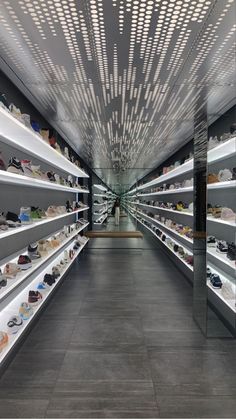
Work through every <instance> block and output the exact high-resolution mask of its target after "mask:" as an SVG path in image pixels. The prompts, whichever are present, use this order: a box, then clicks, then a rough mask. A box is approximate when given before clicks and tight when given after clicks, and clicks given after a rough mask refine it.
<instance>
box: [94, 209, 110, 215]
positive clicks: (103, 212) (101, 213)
mask: <svg viewBox="0 0 236 419" xmlns="http://www.w3.org/2000/svg"><path fill="white" fill-rule="evenodd" d="M106 212H107V208H105V210H103V211H102V212H100V213H99V214H96V213H93V215H95V217H96V216H100V217H101V215H103V214H105V213H106Z"/></svg>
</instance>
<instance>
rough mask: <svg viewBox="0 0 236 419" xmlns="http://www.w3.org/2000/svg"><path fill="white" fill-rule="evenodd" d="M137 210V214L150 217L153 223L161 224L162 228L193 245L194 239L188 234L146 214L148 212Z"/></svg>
mask: <svg viewBox="0 0 236 419" xmlns="http://www.w3.org/2000/svg"><path fill="white" fill-rule="evenodd" d="M136 212H137V214H140V215H142V216H143V217H145V218H148V220H150V221H152V223H156V224H158V225H159V226H161V227H162V228H164V229H165V230H167V231H169V232H171V234H174V235H176V236H178V237H180V238H181V239H182V240H183V241H185V242H187V243H190V244H191V245H192V244H193V240H192V239H190V238H189V237H186V236H184V235H182V234H180V233H178V232H177V231H175V230H173V229H172V228H169V227H167V226H166V225H165V224H163V223H161V222H160V221H158V220H156V219H155V218H152V217H149V215H146V214H144V213H142V212H141V211H136Z"/></svg>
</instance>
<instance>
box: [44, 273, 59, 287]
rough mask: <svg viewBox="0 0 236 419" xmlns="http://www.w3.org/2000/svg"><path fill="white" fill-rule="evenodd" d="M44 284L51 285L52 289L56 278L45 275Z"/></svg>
mask: <svg viewBox="0 0 236 419" xmlns="http://www.w3.org/2000/svg"><path fill="white" fill-rule="evenodd" d="M43 282H45V284H47V285H49V286H50V287H51V286H52V285H53V284H55V282H56V281H55V277H54V276H53V275H51V274H45V275H44V279H43Z"/></svg>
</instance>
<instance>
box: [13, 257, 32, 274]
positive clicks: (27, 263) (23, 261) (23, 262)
mask: <svg viewBox="0 0 236 419" xmlns="http://www.w3.org/2000/svg"><path fill="white" fill-rule="evenodd" d="M17 263H18V266H19V267H20V269H21V270H22V271H26V270H27V269H30V268H32V262H31V259H30V258H29V256H27V255H20V256H19V258H18V262H17Z"/></svg>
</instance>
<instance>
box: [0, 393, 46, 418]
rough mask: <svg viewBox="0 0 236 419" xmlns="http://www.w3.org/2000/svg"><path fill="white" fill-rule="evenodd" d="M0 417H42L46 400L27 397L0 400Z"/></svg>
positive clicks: (44, 412)
mask: <svg viewBox="0 0 236 419" xmlns="http://www.w3.org/2000/svg"><path fill="white" fill-rule="evenodd" d="M0 402H1V408H0V418H44V417H45V414H46V409H47V406H48V400H45V399H42V400H40V399H33V398H29V399H28V400H27V399H23V400H19V399H16V398H15V397H14V398H12V399H5V400H0Z"/></svg>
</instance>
